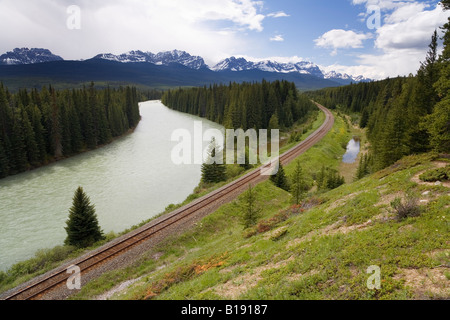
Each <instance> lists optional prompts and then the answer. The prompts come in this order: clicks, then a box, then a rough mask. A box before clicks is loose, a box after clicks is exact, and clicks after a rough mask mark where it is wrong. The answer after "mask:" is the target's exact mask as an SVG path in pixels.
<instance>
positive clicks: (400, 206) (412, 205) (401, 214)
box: [391, 195, 421, 220]
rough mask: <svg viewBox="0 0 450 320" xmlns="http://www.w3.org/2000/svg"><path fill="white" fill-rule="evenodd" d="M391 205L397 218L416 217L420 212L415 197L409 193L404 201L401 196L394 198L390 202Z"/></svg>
mask: <svg viewBox="0 0 450 320" xmlns="http://www.w3.org/2000/svg"><path fill="white" fill-rule="evenodd" d="M391 206H392V208H393V209H394V211H395V214H396V215H397V219H398V220H403V219H406V218H414V217H418V216H420V213H421V209H420V206H419V205H418V200H417V198H415V197H413V196H411V195H409V196H408V197H407V198H406V201H405V202H404V203H403V201H402V199H401V198H396V199H395V200H394V201H392V202H391Z"/></svg>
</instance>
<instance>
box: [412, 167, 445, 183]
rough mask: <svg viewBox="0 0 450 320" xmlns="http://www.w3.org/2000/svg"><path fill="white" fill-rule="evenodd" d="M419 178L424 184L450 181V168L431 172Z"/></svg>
mask: <svg viewBox="0 0 450 320" xmlns="http://www.w3.org/2000/svg"><path fill="white" fill-rule="evenodd" d="M419 178H420V180H422V181H424V182H436V181H448V180H450V166H447V167H445V168H439V169H434V170H429V171H427V172H425V173H424V174H422V175H421V176H420V177H419Z"/></svg>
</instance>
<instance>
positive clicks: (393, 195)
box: [375, 191, 406, 207]
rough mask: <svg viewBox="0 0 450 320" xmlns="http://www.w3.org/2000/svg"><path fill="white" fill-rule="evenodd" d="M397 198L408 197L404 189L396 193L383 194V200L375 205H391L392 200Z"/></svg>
mask: <svg viewBox="0 0 450 320" xmlns="http://www.w3.org/2000/svg"><path fill="white" fill-rule="evenodd" d="M396 198H400V199H402V200H404V199H405V198H406V194H405V193H404V192H402V191H399V192H396V193H388V194H383V195H381V200H380V201H379V202H378V203H377V204H376V205H375V206H376V207H381V206H389V205H390V204H391V202H392V201H394V200H395V199H396Z"/></svg>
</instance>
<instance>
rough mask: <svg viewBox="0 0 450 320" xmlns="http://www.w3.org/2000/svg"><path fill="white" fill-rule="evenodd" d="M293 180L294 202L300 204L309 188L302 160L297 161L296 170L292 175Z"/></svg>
mask: <svg viewBox="0 0 450 320" xmlns="http://www.w3.org/2000/svg"><path fill="white" fill-rule="evenodd" d="M291 181H292V188H291V192H292V196H293V198H294V203H295V204H297V205H298V204H300V203H301V202H302V200H303V198H304V194H305V192H306V191H307V190H308V186H307V183H306V181H305V176H304V174H303V169H302V166H301V163H300V160H297V162H296V163H295V170H294V172H293V174H292V176H291Z"/></svg>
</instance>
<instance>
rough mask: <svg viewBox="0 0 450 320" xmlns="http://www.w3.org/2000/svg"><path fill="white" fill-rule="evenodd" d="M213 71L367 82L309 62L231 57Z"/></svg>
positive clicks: (358, 77)
mask: <svg viewBox="0 0 450 320" xmlns="http://www.w3.org/2000/svg"><path fill="white" fill-rule="evenodd" d="M211 70H213V71H217V72H221V71H245V70H261V71H267V72H276V73H291V72H297V73H300V74H309V75H312V76H315V77H318V78H320V79H328V80H339V82H346V83H350V82H361V81H369V80H370V79H367V78H365V77H363V76H357V77H354V76H350V75H348V74H341V73H337V72H335V71H331V72H325V71H323V70H322V69H321V68H320V67H319V66H317V65H316V64H314V63H312V62H309V61H299V62H296V63H293V62H289V63H280V62H277V61H270V60H264V61H259V62H252V61H247V60H246V59H244V58H236V57H231V58H227V59H225V60H222V61H221V62H219V63H218V64H216V65H215V66H214V67H212V68H211Z"/></svg>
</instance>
